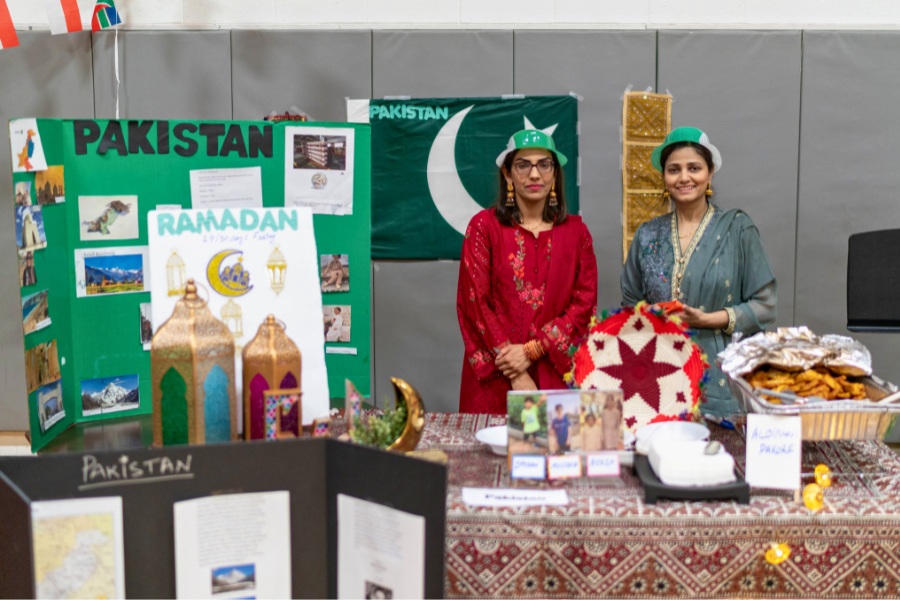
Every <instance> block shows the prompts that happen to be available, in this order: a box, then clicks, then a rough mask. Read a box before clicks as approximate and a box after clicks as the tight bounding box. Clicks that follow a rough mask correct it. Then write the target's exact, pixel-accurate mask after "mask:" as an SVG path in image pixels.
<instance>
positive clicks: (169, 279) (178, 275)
mask: <svg viewBox="0 0 900 600" xmlns="http://www.w3.org/2000/svg"><path fill="white" fill-rule="evenodd" d="M166 283H167V284H168V288H169V295H170V296H184V284H185V275H184V261H183V260H182V259H181V257H180V256H178V251H177V250H172V255H171V256H170V257H169V260H167V261H166Z"/></svg>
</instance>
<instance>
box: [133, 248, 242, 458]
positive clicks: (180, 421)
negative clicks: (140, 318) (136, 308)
mask: <svg viewBox="0 0 900 600" xmlns="http://www.w3.org/2000/svg"><path fill="white" fill-rule="evenodd" d="M170 260H171V259H170ZM150 368H151V379H152V392H153V443H154V444H155V445H157V446H160V445H165V446H168V445H170V444H202V443H205V442H227V441H231V440H233V439H235V438H236V437H237V424H236V419H235V413H234V407H235V405H236V393H235V378H234V338H233V337H232V335H231V331H229V329H228V327H226V326H225V324H224V323H222V322H221V321H219V320H218V319H216V317H215V316H213V314H212V313H211V312H210V310H209V307H208V305H207V303H206V301H205V300H203V299H202V298H200V297H199V296H198V295H197V286H196V285H195V284H194V280H193V279H188V280H187V282H186V284H185V293H184V297H183V298H182V299H181V300H179V301H178V302H176V303H175V309H174V310H173V311H172V316H170V317H169V319H168V320H167V321H166V322H165V323H163V324H162V325H161V326H160V327H159V329H158V330H157V331H156V333H155V334H154V336H153V340H152V343H151V349H150Z"/></svg>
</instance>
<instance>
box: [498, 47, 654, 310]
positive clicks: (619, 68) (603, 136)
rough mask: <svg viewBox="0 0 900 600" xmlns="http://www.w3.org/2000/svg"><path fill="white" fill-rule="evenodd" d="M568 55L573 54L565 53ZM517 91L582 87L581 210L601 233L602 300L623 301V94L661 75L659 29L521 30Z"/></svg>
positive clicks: (604, 303)
mask: <svg viewBox="0 0 900 600" xmlns="http://www.w3.org/2000/svg"><path fill="white" fill-rule="evenodd" d="M561 57H568V58H567V59H566V60H561V59H560V58H561ZM515 78H516V81H515V88H516V93H517V94H525V95H545V94H554V95H555V94H567V93H569V92H575V93H577V94H578V95H580V96H582V97H583V98H584V100H583V101H582V102H581V103H580V104H579V106H578V116H579V119H580V121H581V135H580V137H579V155H580V156H581V192H580V199H581V213H582V216H583V217H584V220H585V223H587V226H588V228H589V229H590V231H591V235H592V236H593V238H594V252H595V253H596V255H597V268H598V270H599V288H600V289H599V292H598V304H599V306H600V307H601V309H602V308H609V307H618V306H619V304H620V303H621V300H622V295H621V292H620V288H619V274H620V273H621V271H622V260H623V256H622V220H621V215H622V171H621V156H622V139H621V134H620V131H621V125H622V95H623V94H624V92H625V90H626V89H627V88H628V87H629V86H631V87H632V88H634V89H639V90H642V89H646V88H647V87H652V86H653V85H654V84H655V82H656V32H653V31H518V32H516V52H515Z"/></svg>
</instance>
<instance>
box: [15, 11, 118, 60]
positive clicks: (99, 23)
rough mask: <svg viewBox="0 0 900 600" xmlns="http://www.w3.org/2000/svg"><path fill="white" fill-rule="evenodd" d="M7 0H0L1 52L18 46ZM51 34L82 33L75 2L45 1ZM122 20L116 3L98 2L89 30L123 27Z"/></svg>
mask: <svg viewBox="0 0 900 600" xmlns="http://www.w3.org/2000/svg"><path fill="white" fill-rule="evenodd" d="M6 2H7V0H0V50H3V49H6V48H12V47H14V46H18V45H19V36H18V35H17V34H16V27H15V24H14V23H13V21H12V17H11V16H10V12H9V7H8V6H7V3H6ZM44 5H45V6H46V8H47V20H48V21H49V23H50V33H52V34H53V35H57V34H61V33H77V32H79V31H82V29H83V24H82V22H81V14H80V13H79V11H78V0H44ZM124 22H125V21H124V20H123V19H122V14H121V13H120V12H119V11H118V10H117V9H116V3H115V0H97V1H96V3H95V4H94V12H93V14H92V15H91V31H102V30H104V29H110V28H113V27H117V26H118V25H122V24H123V23H124Z"/></svg>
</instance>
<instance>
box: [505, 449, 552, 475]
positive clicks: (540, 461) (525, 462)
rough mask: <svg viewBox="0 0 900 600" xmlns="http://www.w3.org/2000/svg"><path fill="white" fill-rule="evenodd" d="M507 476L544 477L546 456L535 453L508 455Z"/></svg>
mask: <svg viewBox="0 0 900 600" xmlns="http://www.w3.org/2000/svg"><path fill="white" fill-rule="evenodd" d="M509 476H510V477H512V478H513V479H546V478H547V457H546V456H543V455H535V454H513V455H512V456H510V466H509Z"/></svg>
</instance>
